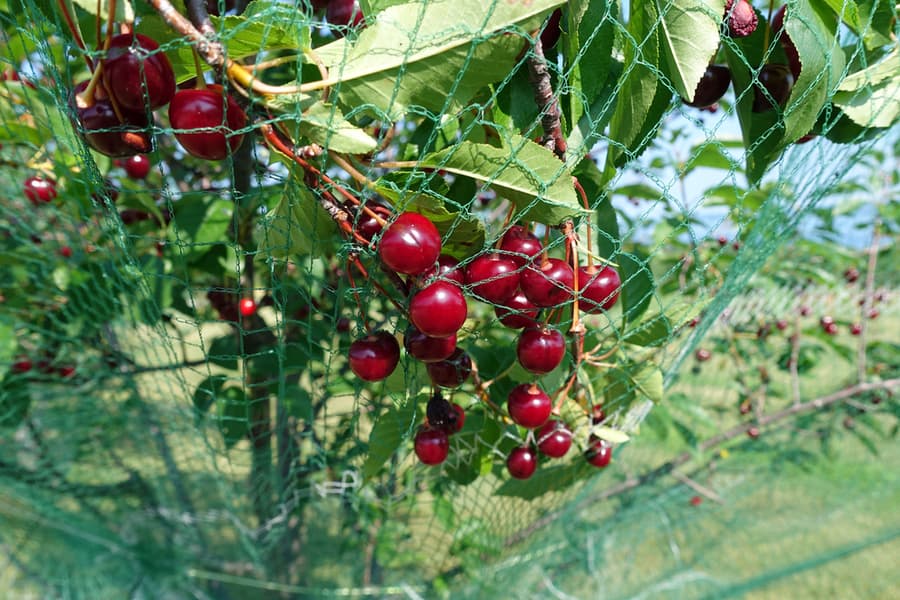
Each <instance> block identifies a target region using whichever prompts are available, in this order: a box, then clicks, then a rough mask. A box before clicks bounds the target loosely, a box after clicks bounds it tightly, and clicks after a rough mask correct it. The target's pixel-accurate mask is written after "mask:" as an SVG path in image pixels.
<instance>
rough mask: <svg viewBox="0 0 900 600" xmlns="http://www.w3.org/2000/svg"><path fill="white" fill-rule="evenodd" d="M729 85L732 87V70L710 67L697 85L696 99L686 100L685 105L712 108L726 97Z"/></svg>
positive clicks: (716, 66)
mask: <svg viewBox="0 0 900 600" xmlns="http://www.w3.org/2000/svg"><path fill="white" fill-rule="evenodd" d="M729 85H731V69H729V68H728V67H726V66H725V65H709V66H708V67H706V71H705V72H704V73H703V77H701V78H700V82H699V83H697V87H696V89H695V90H694V97H693V98H692V99H690V100H685V101H684V103H685V104H687V105H688V106H693V107H696V108H705V107H707V106H712V105H713V104H715V103H716V102H718V101H719V100H720V99H721V98H722V96H724V95H725V92H727V91H728V86H729Z"/></svg>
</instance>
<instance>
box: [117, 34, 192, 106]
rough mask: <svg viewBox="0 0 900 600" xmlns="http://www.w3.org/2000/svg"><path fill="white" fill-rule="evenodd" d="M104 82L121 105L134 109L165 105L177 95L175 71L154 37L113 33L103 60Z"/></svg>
mask: <svg viewBox="0 0 900 600" xmlns="http://www.w3.org/2000/svg"><path fill="white" fill-rule="evenodd" d="M103 82H104V83H105V84H106V89H107V90H109V93H110V94H111V95H112V96H113V97H114V98H115V100H116V102H118V104H119V106H120V107H122V108H124V109H127V110H132V111H135V112H146V111H147V110H156V109H159V108H162V107H163V106H165V105H166V104H168V103H169V101H170V100H172V96H174V95H175V73H174V72H173V71H172V65H171V63H169V59H168V58H166V55H165V53H163V52H161V51H160V50H159V44H157V43H156V41H155V40H153V39H152V38H149V37H147V36H146V35H141V34H140V33H123V34H120V35H116V36H113V38H112V39H111V40H110V44H109V51H108V52H107V53H106V58H105V59H104V60H103Z"/></svg>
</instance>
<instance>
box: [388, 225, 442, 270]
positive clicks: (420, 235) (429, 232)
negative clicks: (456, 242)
mask: <svg viewBox="0 0 900 600" xmlns="http://www.w3.org/2000/svg"><path fill="white" fill-rule="evenodd" d="M378 254H379V255H380V256H381V261H382V262H383V263H384V264H385V265H387V266H388V268H390V269H391V270H393V271H396V272H398V273H405V274H407V275H421V274H423V273H425V272H426V271H428V269H431V268H433V267H434V262H435V261H436V260H437V259H438V256H439V255H440V254H441V234H440V233H439V232H438V230H437V227H435V226H434V223H432V222H431V221H429V220H428V218H426V217H424V216H423V215H420V214H419V213H414V212H405V213H402V214H400V216H398V217H397V220H395V221H394V222H393V223H391V224H390V225H389V226H388V228H387V230H386V231H385V232H384V235H382V236H381V242H379V244H378Z"/></svg>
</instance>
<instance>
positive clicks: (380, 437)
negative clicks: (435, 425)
mask: <svg viewBox="0 0 900 600" xmlns="http://www.w3.org/2000/svg"><path fill="white" fill-rule="evenodd" d="M416 421H417V414H416V402H415V401H414V400H407V401H406V404H404V405H403V406H400V407H397V406H393V405H392V406H390V407H388V409H387V410H386V411H384V412H383V413H381V415H380V416H379V417H378V419H377V420H376V421H375V425H374V426H373V427H372V433H370V434H369V453H368V455H367V456H366V461H365V463H363V468H362V474H363V477H364V478H365V479H371V478H372V476H374V475H375V474H376V473H378V471H380V470H381V468H382V467H383V466H384V463H386V462H387V460H388V459H389V458H390V457H391V456H392V455H393V454H394V452H396V451H397V449H398V448H399V447H400V444H402V443H403V441H404V440H405V439H407V438H408V437H409V435H410V433H411V432H412V430H413V428H414V427H415V425H416Z"/></svg>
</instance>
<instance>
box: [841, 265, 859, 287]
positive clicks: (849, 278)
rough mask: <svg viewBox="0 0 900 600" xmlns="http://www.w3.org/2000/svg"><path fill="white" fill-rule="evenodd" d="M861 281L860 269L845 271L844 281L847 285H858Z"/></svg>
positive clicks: (854, 268) (850, 268)
mask: <svg viewBox="0 0 900 600" xmlns="http://www.w3.org/2000/svg"><path fill="white" fill-rule="evenodd" d="M858 279H859V269H857V268H856V267H848V268H847V269H844V281H846V282H847V283H856V281H857V280H858Z"/></svg>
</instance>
